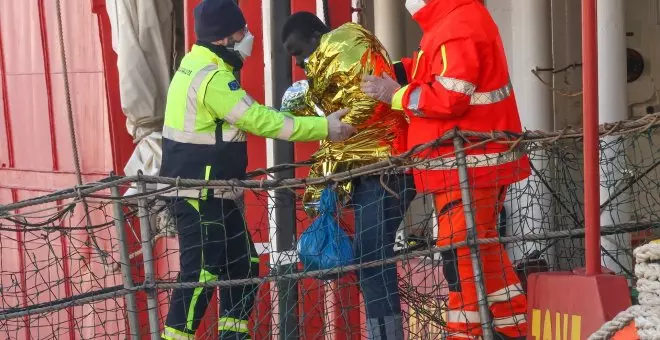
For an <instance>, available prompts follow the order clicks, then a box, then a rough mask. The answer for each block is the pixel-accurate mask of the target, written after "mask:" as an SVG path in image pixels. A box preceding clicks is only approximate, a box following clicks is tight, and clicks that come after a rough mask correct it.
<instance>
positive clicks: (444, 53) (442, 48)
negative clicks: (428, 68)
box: [440, 44, 447, 77]
mask: <svg viewBox="0 0 660 340" xmlns="http://www.w3.org/2000/svg"><path fill="white" fill-rule="evenodd" d="M440 55H442V73H440V77H442V76H444V75H445V72H447V48H446V47H445V45H444V44H442V46H440Z"/></svg>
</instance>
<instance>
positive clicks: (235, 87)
mask: <svg viewBox="0 0 660 340" xmlns="http://www.w3.org/2000/svg"><path fill="white" fill-rule="evenodd" d="M227 85H228V86H229V89H230V90H232V91H236V90H238V89H240V88H241V85H239V84H238V80H232V81H230V82H229V84H227Z"/></svg>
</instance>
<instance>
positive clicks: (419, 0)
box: [406, 0, 426, 15]
mask: <svg viewBox="0 0 660 340" xmlns="http://www.w3.org/2000/svg"><path fill="white" fill-rule="evenodd" d="M424 6H426V1H425V0H406V9H407V10H408V12H410V15H415V13H417V12H419V10H420V9H422V8H423V7H424Z"/></svg>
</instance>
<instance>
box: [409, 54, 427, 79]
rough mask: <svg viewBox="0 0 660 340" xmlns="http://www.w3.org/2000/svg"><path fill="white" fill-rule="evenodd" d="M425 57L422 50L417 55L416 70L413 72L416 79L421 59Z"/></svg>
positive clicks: (413, 77)
mask: <svg viewBox="0 0 660 340" xmlns="http://www.w3.org/2000/svg"><path fill="white" fill-rule="evenodd" d="M423 55H424V51H422V50H420V51H419V53H417V60H416V61H415V69H414V70H413V74H412V78H411V79H415V75H416V74H417V69H418V68H419V59H420V58H422V56H423Z"/></svg>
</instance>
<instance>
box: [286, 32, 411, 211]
mask: <svg viewBox="0 0 660 340" xmlns="http://www.w3.org/2000/svg"><path fill="white" fill-rule="evenodd" d="M383 73H387V74H388V75H389V76H390V77H392V78H394V77H395V76H394V72H393V69H392V64H391V62H390V60H389V56H388V55H387V52H386V51H385V49H384V48H383V46H382V45H381V43H380V42H379V41H378V40H377V39H376V37H375V36H374V35H373V34H371V33H369V32H368V31H367V30H365V29H364V28H363V27H362V26H360V25H358V24H354V23H347V24H344V25H342V26H341V27H339V28H337V29H335V30H333V31H331V32H329V33H327V34H325V35H323V37H322V38H321V42H320V45H319V47H318V48H317V49H316V51H314V53H313V54H312V55H311V56H310V57H309V58H308V59H307V62H306V65H305V74H306V75H307V79H308V80H306V81H299V82H296V83H295V84H293V85H292V86H291V87H290V88H289V89H288V90H287V92H286V93H285V94H284V97H283V99H282V110H286V111H290V112H292V113H293V114H294V115H297V116H315V115H328V114H330V113H332V112H334V111H337V110H339V109H342V108H349V109H350V111H349V113H348V114H347V115H346V116H345V117H344V119H343V121H344V122H346V123H349V124H351V125H353V126H355V127H356V128H357V130H358V133H357V134H355V135H354V136H353V137H351V138H349V139H347V140H345V141H343V142H338V143H333V142H330V141H323V142H322V143H321V146H320V149H319V150H318V151H317V152H316V153H315V154H314V155H313V156H312V157H313V159H314V160H315V161H316V162H315V163H314V164H313V165H312V166H311V169H310V177H320V176H326V175H329V174H332V173H338V172H343V171H347V170H351V169H355V168H357V167H360V166H363V165H366V164H370V163H374V162H378V161H381V160H384V159H387V157H388V156H390V155H392V154H396V153H399V152H401V151H404V150H405V148H406V145H405V139H406V136H405V133H406V124H407V123H406V121H405V117H404V113H403V112H402V111H395V110H391V109H390V108H389V106H388V105H385V104H383V103H379V102H377V101H376V100H374V99H372V98H369V97H367V96H366V95H365V94H364V93H363V92H362V91H361V90H360V82H361V80H362V77H363V76H364V75H368V74H375V75H382V74H383ZM323 189H324V186H310V187H308V188H307V189H306V190H305V193H304V196H303V204H304V207H305V210H306V212H307V213H308V215H309V216H310V217H313V216H315V215H316V214H317V210H316V208H317V206H318V202H319V198H320V193H321V191H322V190H323ZM351 189H352V182H351V181H347V182H343V183H339V184H338V186H337V194H338V197H339V200H340V202H342V203H346V202H347V201H348V200H349V199H350V193H351Z"/></svg>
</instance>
